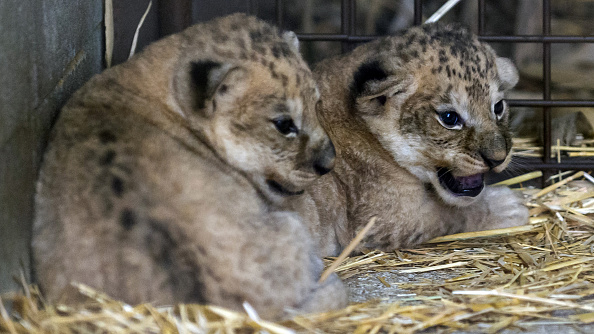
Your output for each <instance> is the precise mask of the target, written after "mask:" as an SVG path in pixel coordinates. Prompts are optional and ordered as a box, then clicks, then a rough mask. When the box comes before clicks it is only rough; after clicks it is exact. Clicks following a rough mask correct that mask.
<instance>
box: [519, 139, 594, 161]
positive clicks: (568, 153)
mask: <svg viewBox="0 0 594 334" xmlns="http://www.w3.org/2000/svg"><path fill="white" fill-rule="evenodd" d="M512 155H513V156H516V157H524V158H542V156H543V147H542V145H539V144H538V140H537V139H536V138H514V139H513V147H512ZM575 157H594V140H593V139H589V140H580V141H576V143H575V146H564V145H561V141H560V139H557V142H556V143H553V145H552V146H551V158H555V159H556V160H557V162H561V161H564V160H566V159H567V158H575Z"/></svg>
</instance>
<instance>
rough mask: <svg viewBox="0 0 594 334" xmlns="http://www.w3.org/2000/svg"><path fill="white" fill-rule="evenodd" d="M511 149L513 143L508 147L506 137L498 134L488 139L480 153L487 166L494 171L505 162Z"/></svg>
mask: <svg viewBox="0 0 594 334" xmlns="http://www.w3.org/2000/svg"><path fill="white" fill-rule="evenodd" d="M510 149H511V143H510V145H508V140H507V139H506V137H505V136H503V135H500V134H496V135H493V136H490V137H487V138H486V140H485V142H484V144H483V147H482V148H481V149H480V150H479V153H480V155H481V157H482V158H483V160H484V161H485V164H486V165H487V166H488V167H489V168H491V169H493V168H495V167H497V166H499V165H501V164H502V163H504V162H505V158H507V155H508V153H509V151H510Z"/></svg>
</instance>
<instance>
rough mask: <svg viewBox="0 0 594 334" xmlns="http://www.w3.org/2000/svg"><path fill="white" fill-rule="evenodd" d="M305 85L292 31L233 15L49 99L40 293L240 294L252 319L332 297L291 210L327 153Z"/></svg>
mask: <svg viewBox="0 0 594 334" xmlns="http://www.w3.org/2000/svg"><path fill="white" fill-rule="evenodd" d="M318 97H319V93H318V92H317V88H316V86H315V83H314V80H313V78H312V75H311V72H310V71H309V69H308V68H307V66H306V64H305V63H304V62H303V60H302V59H301V58H300V56H299V55H298V51H297V49H296V44H295V37H294V34H292V33H289V34H284V35H282V36H281V35H280V34H279V33H278V31H277V30H276V29H275V28H273V27H271V26H269V25H267V24H265V23H263V22H261V21H259V20H257V19H254V18H251V17H247V16H245V15H233V16H229V17H226V18H222V19H217V20H215V21H212V22H210V23H205V24H200V25H196V26H194V27H191V28H189V29H187V30H185V31H184V32H182V33H179V34H176V35H173V36H170V37H168V38H166V39H164V40H162V41H159V42H157V43H154V44H153V45H151V46H149V47H148V48H147V49H146V50H145V51H144V52H142V53H141V54H139V55H137V56H135V57H134V58H133V59H132V60H130V61H128V62H126V63H124V64H122V65H119V66H116V67H114V68H112V69H109V70H106V71H105V72H104V73H102V74H101V75H98V76H96V77H94V78H93V79H92V80H91V81H90V82H89V83H87V84H86V85H85V86H84V87H83V88H82V89H80V90H79V91H78V92H77V93H76V94H75V95H74V96H73V97H72V98H71V100H70V101H69V102H68V104H67V105H66V106H65V107H64V108H63V110H62V111H61V114H60V117H59V119H58V121H57V124H56V125H55V129H54V132H53V135H52V138H51V141H50V144H49V147H48V151H47V153H46V155H45V160H44V163H43V166H42V169H41V174H40V179H39V183H38V193H37V197H36V220H35V224H34V237H33V252H34V263H35V269H36V274H37V278H38V281H39V283H40V285H41V288H42V289H43V291H44V292H45V294H46V296H47V297H48V299H49V300H52V301H53V300H57V299H59V298H60V295H61V293H62V291H63V290H64V289H66V288H67V286H68V285H69V282H71V281H77V282H81V283H85V284H87V285H90V286H92V287H94V288H96V289H100V290H101V291H104V292H106V293H108V294H110V295H111V296H113V297H116V298H120V299H123V300H124V301H126V302H128V303H140V302H153V303H156V304H169V303H178V302H200V303H214V304H217V305H222V306H226V307H230V308H233V309H237V310H239V309H242V303H243V302H244V301H247V302H249V303H250V304H251V305H252V306H253V307H255V309H256V310H257V311H258V312H259V313H260V315H261V316H262V317H265V318H279V317H282V316H285V315H286V314H287V313H286V310H287V309H295V310H297V311H299V312H313V311H321V310H328V309H332V308H337V307H342V306H344V305H345V303H346V293H345V289H344V287H343V286H342V283H341V282H340V281H339V280H338V278H337V276H336V275H333V276H332V277H331V278H330V279H329V280H327V281H325V282H324V283H323V284H318V283H317V280H318V279H319V277H320V274H321V271H322V269H323V265H322V262H321V260H320V258H318V257H317V250H316V248H315V245H314V244H313V242H312V241H311V236H310V235H309V232H308V231H307V228H306V226H305V225H304V223H303V220H302V217H301V216H299V215H298V214H297V213H295V212H293V211H290V210H288V209H289V208H291V207H292V205H293V204H291V202H292V201H294V200H296V199H298V198H299V196H295V195H293V196H290V195H289V194H291V193H299V192H301V191H303V189H304V188H305V187H306V186H308V185H309V184H310V183H311V182H312V181H313V180H314V179H316V178H317V177H318V176H319V175H318V174H323V173H325V172H327V171H328V170H329V169H331V168H332V165H333V163H334V149H333V148H332V144H331V142H330V141H329V138H328V136H327V135H326V133H325V132H324V131H323V129H322V127H321V126H320V124H319V123H318V120H317V118H316V115H315V105H316V103H317V101H318ZM279 117H284V118H286V119H292V121H293V122H294V124H295V127H296V128H297V129H298V131H297V133H295V132H290V133H287V134H283V133H281V131H280V130H279V129H278V128H277V127H276V125H275V123H274V121H275V120H277V119H278V118H279ZM271 182H272V183H271ZM273 184H274V185H275V186H272V185H273ZM66 290H67V289H66Z"/></svg>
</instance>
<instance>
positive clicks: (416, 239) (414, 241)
mask: <svg viewBox="0 0 594 334" xmlns="http://www.w3.org/2000/svg"><path fill="white" fill-rule="evenodd" d="M422 238H423V233H422V232H417V233H415V234H414V235H413V236H412V238H410V244H411V245H418V244H419V243H420V242H421V239H422Z"/></svg>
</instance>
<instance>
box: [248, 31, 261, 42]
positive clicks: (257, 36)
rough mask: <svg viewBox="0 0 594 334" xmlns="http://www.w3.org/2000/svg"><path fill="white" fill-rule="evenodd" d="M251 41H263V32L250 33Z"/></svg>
mask: <svg viewBox="0 0 594 334" xmlns="http://www.w3.org/2000/svg"><path fill="white" fill-rule="evenodd" d="M250 39H251V40H252V41H255V42H257V41H260V40H262V32H260V31H258V30H252V31H250Z"/></svg>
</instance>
